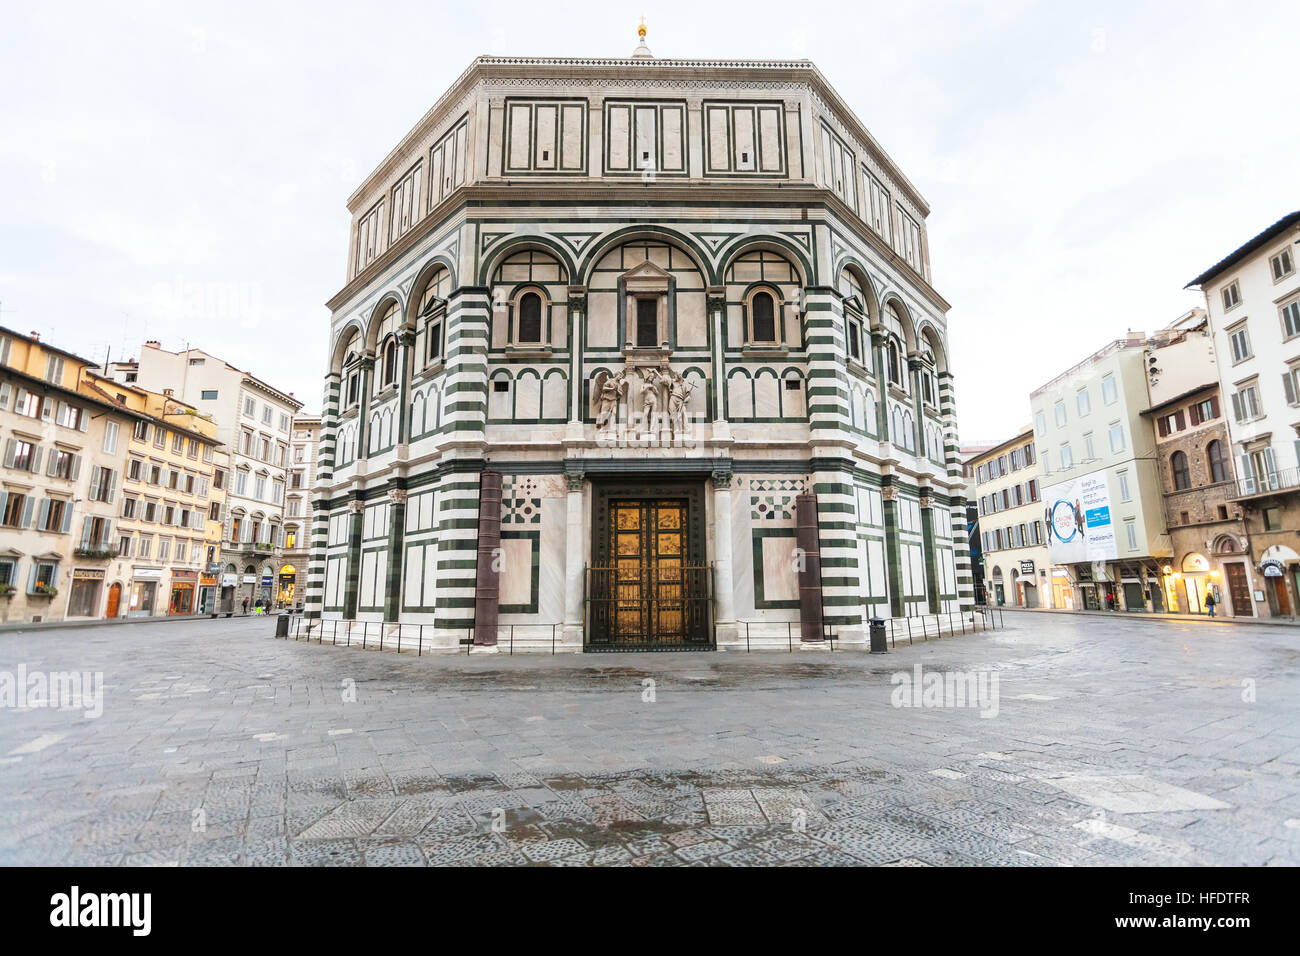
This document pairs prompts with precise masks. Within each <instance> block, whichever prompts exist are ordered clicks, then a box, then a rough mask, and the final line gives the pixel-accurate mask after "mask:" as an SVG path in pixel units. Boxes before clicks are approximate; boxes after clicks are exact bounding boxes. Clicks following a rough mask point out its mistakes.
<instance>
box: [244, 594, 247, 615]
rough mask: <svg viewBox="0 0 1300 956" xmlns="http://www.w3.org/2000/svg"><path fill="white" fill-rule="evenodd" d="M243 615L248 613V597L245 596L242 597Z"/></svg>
mask: <svg viewBox="0 0 1300 956" xmlns="http://www.w3.org/2000/svg"><path fill="white" fill-rule="evenodd" d="M244 613H245V614H247V613H248V595H247V594H245V595H244Z"/></svg>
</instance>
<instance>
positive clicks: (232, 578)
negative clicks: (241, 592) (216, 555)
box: [221, 574, 239, 588]
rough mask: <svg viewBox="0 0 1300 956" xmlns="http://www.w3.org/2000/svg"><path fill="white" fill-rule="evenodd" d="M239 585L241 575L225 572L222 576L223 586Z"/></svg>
mask: <svg viewBox="0 0 1300 956" xmlns="http://www.w3.org/2000/svg"><path fill="white" fill-rule="evenodd" d="M238 585H239V575H237V574H223V575H222V576H221V586H222V587H223V588H233V587H237V586H238Z"/></svg>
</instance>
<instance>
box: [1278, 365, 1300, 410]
mask: <svg viewBox="0 0 1300 956" xmlns="http://www.w3.org/2000/svg"><path fill="white" fill-rule="evenodd" d="M1282 393H1283V394H1284V395H1285V396H1286V403H1287V404H1288V405H1300V365H1296V366H1294V367H1292V368H1289V369H1287V370H1286V371H1285V372H1283V373H1282Z"/></svg>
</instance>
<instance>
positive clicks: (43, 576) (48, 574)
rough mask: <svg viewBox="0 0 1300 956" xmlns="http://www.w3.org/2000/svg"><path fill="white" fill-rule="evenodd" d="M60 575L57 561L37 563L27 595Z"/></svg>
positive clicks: (41, 588)
mask: <svg viewBox="0 0 1300 956" xmlns="http://www.w3.org/2000/svg"><path fill="white" fill-rule="evenodd" d="M60 361H62V360H60ZM58 574H59V563H58V562H57V561H37V562H36V566H35V567H34V568H32V581H31V586H30V587H29V588H28V589H27V593H28V594H37V593H39V592H41V591H44V590H46V589H47V588H53V587H54V585H55V581H57V580H58Z"/></svg>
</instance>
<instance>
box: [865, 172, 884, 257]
mask: <svg viewBox="0 0 1300 956" xmlns="http://www.w3.org/2000/svg"><path fill="white" fill-rule="evenodd" d="M863 175H864V176H865V177H866V179H867V194H868V197H867V198H868V201H869V203H870V208H869V209H868V210H867V217H868V218H867V223H868V224H869V225H870V226H871V228H872V229H874V230H876V232H877V234H879V235H880V237H881V238H882V239H884V240H885V241H886V242H889V218H890V217H889V208H890V201H889V190H887V189H886V188H885V187H884V186H883V185H881V183H880V180H878V179H876V177H875V176H873V175H871V173H869V172H867V171H866V168H865V167H864V168H863Z"/></svg>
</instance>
